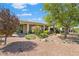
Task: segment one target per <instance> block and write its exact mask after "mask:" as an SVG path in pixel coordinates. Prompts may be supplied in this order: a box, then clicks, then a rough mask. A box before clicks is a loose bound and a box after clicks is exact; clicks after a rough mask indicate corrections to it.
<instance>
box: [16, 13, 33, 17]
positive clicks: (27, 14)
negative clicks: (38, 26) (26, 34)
mask: <svg viewBox="0 0 79 59" xmlns="http://www.w3.org/2000/svg"><path fill="white" fill-rule="evenodd" d="M17 16H32V14H31V13H24V14H17Z"/></svg>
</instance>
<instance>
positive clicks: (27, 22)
mask: <svg viewBox="0 0 79 59" xmlns="http://www.w3.org/2000/svg"><path fill="white" fill-rule="evenodd" d="M23 24H31V25H46V26H47V24H45V23H39V22H33V21H20V25H23Z"/></svg>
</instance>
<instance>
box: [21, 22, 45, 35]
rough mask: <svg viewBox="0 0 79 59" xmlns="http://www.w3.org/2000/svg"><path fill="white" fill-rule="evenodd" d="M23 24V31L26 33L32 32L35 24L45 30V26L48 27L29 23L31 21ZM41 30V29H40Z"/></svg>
mask: <svg viewBox="0 0 79 59" xmlns="http://www.w3.org/2000/svg"><path fill="white" fill-rule="evenodd" d="M22 26H23V33H24V34H25V33H27V34H28V33H30V32H32V29H33V27H35V26H40V28H41V30H45V28H46V26H45V25H36V24H29V23H27V24H22ZM39 30H40V29H39Z"/></svg>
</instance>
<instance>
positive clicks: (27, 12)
mask: <svg viewBox="0 0 79 59" xmlns="http://www.w3.org/2000/svg"><path fill="white" fill-rule="evenodd" d="M4 7H5V8H8V9H10V10H11V12H12V13H14V14H15V15H17V16H18V17H19V19H20V20H25V21H34V22H40V23H44V22H45V21H44V18H43V17H44V15H45V12H44V11H42V8H43V4H40V3H7V4H6V3H5V4H4Z"/></svg>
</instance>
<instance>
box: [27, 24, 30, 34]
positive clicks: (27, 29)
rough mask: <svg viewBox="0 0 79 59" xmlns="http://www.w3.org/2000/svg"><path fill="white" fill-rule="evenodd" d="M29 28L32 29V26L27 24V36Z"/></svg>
mask: <svg viewBox="0 0 79 59" xmlns="http://www.w3.org/2000/svg"><path fill="white" fill-rule="evenodd" d="M29 27H30V25H29V24H27V34H28V33H29Z"/></svg>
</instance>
